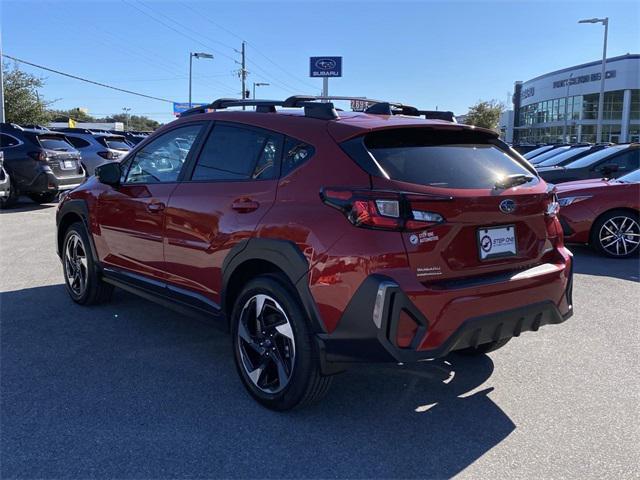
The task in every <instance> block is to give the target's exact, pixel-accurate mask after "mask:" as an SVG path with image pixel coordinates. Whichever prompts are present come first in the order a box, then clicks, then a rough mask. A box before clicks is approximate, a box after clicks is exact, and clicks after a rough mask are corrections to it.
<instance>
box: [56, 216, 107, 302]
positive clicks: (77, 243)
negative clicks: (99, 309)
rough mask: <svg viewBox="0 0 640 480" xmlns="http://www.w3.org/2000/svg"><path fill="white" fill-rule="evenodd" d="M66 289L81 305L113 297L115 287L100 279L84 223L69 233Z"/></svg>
mask: <svg viewBox="0 0 640 480" xmlns="http://www.w3.org/2000/svg"><path fill="white" fill-rule="evenodd" d="M62 269H63V271H64V280H65V286H66V287H67V292H68V293H69V296H71V299H72V300H73V301H74V302H76V303H79V304H81V305H93V304H98V303H102V302H105V301H107V300H109V299H110V298H111V293H112V292H113V286H112V285H109V284H107V283H105V282H104V281H102V279H101V278H100V275H99V273H98V270H97V267H96V264H95V262H94V261H93V257H92V255H91V250H90V247H89V236H88V234H87V232H86V229H85V228H84V225H83V224H82V223H81V222H76V223H74V224H73V225H71V226H70V227H69V229H68V230H67V232H66V234H65V237H64V243H63V248H62Z"/></svg>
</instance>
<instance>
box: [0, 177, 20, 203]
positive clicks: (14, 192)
mask: <svg viewBox="0 0 640 480" xmlns="http://www.w3.org/2000/svg"><path fill="white" fill-rule="evenodd" d="M18 197H20V193H19V192H18V189H17V188H16V184H15V183H14V182H13V180H11V179H9V196H8V197H2V198H1V199H0V209H5V208H11V207H12V206H14V205H15V204H16V203H17V202H18Z"/></svg>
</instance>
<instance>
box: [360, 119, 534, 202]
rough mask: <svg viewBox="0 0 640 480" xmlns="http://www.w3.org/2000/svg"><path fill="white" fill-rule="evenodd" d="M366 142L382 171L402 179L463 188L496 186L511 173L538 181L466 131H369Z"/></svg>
mask: <svg viewBox="0 0 640 480" xmlns="http://www.w3.org/2000/svg"><path fill="white" fill-rule="evenodd" d="M411 130H413V131H411ZM420 130H421V129H420ZM365 145H366V146H367V147H368V149H369V152H370V153H371V154H372V155H373V157H374V159H375V160H376V161H377V162H378V164H379V165H380V166H381V167H382V169H383V170H384V171H385V173H386V174H387V175H388V176H389V177H390V178H391V179H394V180H399V181H402V182H409V183H415V184H421V185H428V186H431V187H442V188H465V189H466V188H469V189H471V188H482V189H485V188H494V187H495V186H496V182H498V181H500V180H501V179H502V178H504V177H507V176H512V175H522V176H523V178H525V179H527V180H528V181H529V182H531V183H530V184H531V185H532V184H535V183H537V182H538V179H537V178H536V177H535V176H534V175H533V174H532V172H530V171H529V170H528V169H527V168H525V166H524V165H522V164H521V163H519V162H518V161H517V160H516V159H515V158H513V157H511V156H509V155H508V154H507V152H505V151H503V150H501V149H500V148H498V147H497V146H495V145H493V144H492V143H490V142H489V140H488V139H487V138H486V137H484V138H482V137H480V136H479V135H473V134H470V133H467V134H465V133H460V132H447V133H445V132H437V131H432V132H424V131H422V132H421V131H419V130H418V129H406V130H405V129H400V130H399V131H389V130H387V131H380V132H374V133H372V134H369V135H368V136H367V138H366V139H365ZM527 177H530V178H527Z"/></svg>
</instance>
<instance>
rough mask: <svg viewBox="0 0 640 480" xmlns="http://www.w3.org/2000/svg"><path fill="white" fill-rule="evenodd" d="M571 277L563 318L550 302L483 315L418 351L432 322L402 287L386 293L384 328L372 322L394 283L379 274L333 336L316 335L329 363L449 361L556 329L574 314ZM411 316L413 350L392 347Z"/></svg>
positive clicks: (359, 293) (358, 296)
mask: <svg viewBox="0 0 640 480" xmlns="http://www.w3.org/2000/svg"><path fill="white" fill-rule="evenodd" d="M571 276H572V272H570V278H569V282H568V284H567V292H566V297H567V300H568V302H569V306H570V309H569V312H568V313H567V314H565V315H562V314H561V313H560V311H559V310H558V308H557V307H556V305H555V304H554V303H553V302H552V301H544V302H538V303H533V304H529V305H524V306H522V307H518V308H515V309H512V310H506V311H503V312H498V313H492V314H489V315H482V316H478V317H473V318H470V319H468V320H466V321H465V322H464V323H463V324H462V325H460V327H459V328H458V329H457V330H456V331H455V332H454V333H453V334H452V335H451V336H450V337H449V338H448V339H447V341H445V342H444V343H443V344H442V345H440V346H439V347H438V348H435V349H431V350H417V349H416V348H417V346H418V343H419V342H420V340H421V339H422V338H424V334H425V333H426V331H427V329H428V328H429V321H428V319H427V318H425V317H424V316H423V315H422V314H421V313H420V311H418V309H417V308H416V307H415V305H413V303H412V302H411V301H410V300H409V298H408V297H407V296H406V295H405V293H404V292H403V291H402V290H401V289H400V287H399V286H397V285H395V284H394V286H393V287H391V288H387V289H386V292H385V299H384V308H383V310H382V318H381V324H380V328H378V327H377V325H376V324H375V322H374V320H373V309H374V305H375V302H376V296H377V295H378V291H379V287H380V285H381V284H382V283H383V282H384V283H386V284H389V283H391V284H393V281H392V280H390V279H388V278H385V277H382V276H377V275H372V276H370V277H368V278H367V279H366V280H365V281H364V282H363V284H362V285H361V286H360V288H359V289H358V291H357V292H356V294H355V295H354V297H353V298H352V300H351V302H350V303H349V305H348V307H347V309H346V311H345V313H344V314H343V316H342V319H341V320H340V323H339V325H338V328H336V330H335V331H333V332H332V333H331V334H320V335H318V342H319V345H320V350H321V352H322V353H323V355H324V360H325V361H326V362H329V363H330V362H336V363H350V362H407V363H408V362H416V361H420V360H425V359H429V358H439V357H444V356H446V355H447V354H448V353H449V352H452V351H454V350H460V349H463V348H468V347H477V346H478V345H482V344H485V343H490V342H494V341H497V340H501V339H505V338H511V337H517V336H519V335H520V334H521V333H522V332H528V331H533V332H535V331H537V330H538V329H539V328H540V327H542V326H544V325H550V324H558V323H562V322H564V321H565V320H567V319H568V318H569V317H570V316H571V315H572V313H573V309H572V308H571V288H572V278H571ZM403 310H404V311H405V312H406V313H408V314H409V315H410V316H411V317H412V318H413V319H414V320H415V321H416V323H417V324H418V326H419V328H418V331H417V333H416V335H415V337H414V341H413V343H412V344H411V346H410V347H409V348H400V347H398V346H397V345H395V344H394V342H393V339H395V338H396V335H395V333H396V331H397V324H398V319H399V315H400V312H401V311H403Z"/></svg>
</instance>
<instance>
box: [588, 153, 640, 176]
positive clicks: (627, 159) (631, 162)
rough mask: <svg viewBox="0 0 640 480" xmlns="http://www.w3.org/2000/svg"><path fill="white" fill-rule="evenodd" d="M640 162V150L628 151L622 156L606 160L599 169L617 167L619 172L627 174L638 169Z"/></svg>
mask: <svg viewBox="0 0 640 480" xmlns="http://www.w3.org/2000/svg"><path fill="white" fill-rule="evenodd" d="M639 160H640V150H638V149H635V148H634V149H633V150H628V151H626V152H624V153H621V154H620V155H616V156H615V157H613V158H611V159H609V160H605V161H604V162H602V163H600V165H598V168H599V169H601V168H602V167H604V166H605V165H617V166H618V172H620V173H626V172H631V171H633V170H635V169H637V168H638V163H640V162H639Z"/></svg>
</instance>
